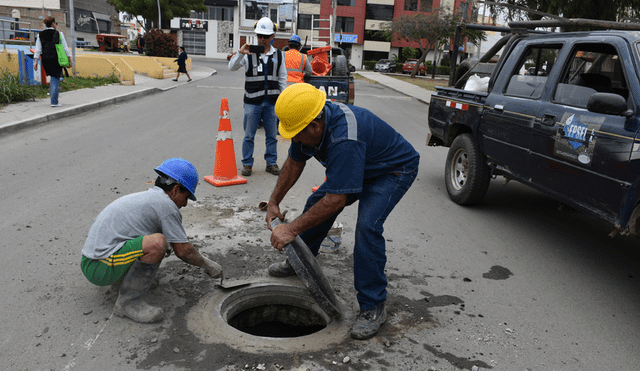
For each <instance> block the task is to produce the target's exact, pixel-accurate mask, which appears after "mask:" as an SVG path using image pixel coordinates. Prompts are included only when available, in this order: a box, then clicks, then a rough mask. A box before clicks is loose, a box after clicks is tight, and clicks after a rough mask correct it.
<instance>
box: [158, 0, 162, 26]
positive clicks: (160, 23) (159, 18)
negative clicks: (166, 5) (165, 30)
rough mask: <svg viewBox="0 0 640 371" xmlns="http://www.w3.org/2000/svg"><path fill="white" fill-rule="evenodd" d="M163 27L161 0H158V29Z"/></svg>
mask: <svg viewBox="0 0 640 371" xmlns="http://www.w3.org/2000/svg"><path fill="white" fill-rule="evenodd" d="M161 28H162V15H161V13H160V0H158V29H161Z"/></svg>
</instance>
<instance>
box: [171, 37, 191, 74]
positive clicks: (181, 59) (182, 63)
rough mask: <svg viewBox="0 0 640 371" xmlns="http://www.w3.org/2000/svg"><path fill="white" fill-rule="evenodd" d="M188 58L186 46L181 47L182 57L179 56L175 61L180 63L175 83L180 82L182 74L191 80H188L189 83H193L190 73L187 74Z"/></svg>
mask: <svg viewBox="0 0 640 371" xmlns="http://www.w3.org/2000/svg"><path fill="white" fill-rule="evenodd" d="M187 58H189V57H188V56H187V52H185V51H184V46H181V47H180V55H178V59H176V60H175V61H174V62H178V74H177V75H176V78H175V79H173V81H178V78H179V77H180V73H184V74H185V75H187V78H188V79H189V80H187V82H190V81H191V76H189V72H187Z"/></svg>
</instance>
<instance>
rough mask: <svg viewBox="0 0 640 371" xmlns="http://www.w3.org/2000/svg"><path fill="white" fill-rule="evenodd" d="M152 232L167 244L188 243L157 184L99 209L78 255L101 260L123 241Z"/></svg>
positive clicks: (173, 209) (178, 218)
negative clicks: (99, 211) (164, 239)
mask: <svg viewBox="0 0 640 371" xmlns="http://www.w3.org/2000/svg"><path fill="white" fill-rule="evenodd" d="M154 233H162V234H163V235H164V236H165V237H166V238H167V242H169V243H186V242H189V239H188V238H187V234H186V232H185V231H184V228H183V227H182V214H180V209H178V206H176V204H175V202H173V201H172V200H171V198H169V196H168V195H167V194H166V193H165V192H164V191H163V190H162V188H160V187H153V188H151V189H149V190H147V191H145V192H138V193H132V194H130V195H126V196H123V197H120V198H119V199H117V200H115V201H113V202H112V203H111V204H109V206H107V207H106V208H105V209H104V210H102V212H101V213H100V214H99V215H98V217H97V218H96V220H95V221H94V222H93V224H92V225H91V229H89V236H88V237H87V241H86V242H85V244H84V248H83V249H82V255H84V256H86V257H87V258H89V259H105V258H108V257H109V256H111V254H113V253H115V252H116V251H118V250H120V248H121V247H122V245H124V244H125V242H127V241H129V240H132V239H134V238H137V237H140V236H147V235H150V234H154Z"/></svg>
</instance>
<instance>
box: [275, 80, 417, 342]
mask: <svg viewBox="0 0 640 371" xmlns="http://www.w3.org/2000/svg"><path fill="white" fill-rule="evenodd" d="M275 111H276V115H277V116H278V118H279V119H280V125H279V129H280V135H281V136H282V137H283V138H285V139H292V142H291V146H290V147H289V157H288V158H287V159H286V161H285V163H284V165H283V166H282V173H281V174H280V176H279V177H278V181H277V183H276V187H275V189H274V190H273V193H272V194H271V197H270V199H269V203H268V208H267V216H266V221H267V225H268V227H269V228H270V229H271V221H272V220H273V219H274V218H280V219H283V215H282V213H281V212H280V202H281V201H282V200H283V199H284V197H285V195H286V194H287V192H288V191H289V189H291V187H292V186H293V185H294V184H295V183H296V181H297V180H298V179H299V178H300V176H301V174H302V171H303V169H304V168H305V164H306V161H307V160H308V159H310V158H311V157H315V158H316V159H317V160H318V161H319V162H320V163H321V164H322V165H323V166H324V167H325V168H326V181H325V182H324V183H323V184H322V185H321V186H320V187H319V188H318V189H317V190H316V191H315V192H313V193H312V194H311V195H310V196H309V198H307V202H306V205H305V207H304V212H303V213H302V215H300V216H299V217H297V218H296V219H294V220H293V221H291V223H289V224H280V225H278V226H276V227H275V228H273V229H272V233H271V245H272V246H273V247H274V248H276V249H278V250H282V248H283V247H284V246H285V245H286V244H288V243H289V242H291V241H293V240H294V239H295V237H296V236H298V235H299V236H300V238H301V239H302V240H303V241H304V242H305V243H306V244H307V246H308V247H309V249H310V250H311V252H312V253H313V254H314V255H317V254H318V251H319V249H320V245H321V243H322V241H323V240H324V238H325V237H326V236H327V233H328V232H329V230H330V229H331V227H332V225H333V223H334V221H335V220H336V217H337V216H338V214H340V212H342V210H343V209H344V207H345V206H349V205H351V204H353V203H354V202H356V201H359V204H358V219H357V222H356V225H355V244H354V247H353V260H354V261H353V265H354V268H353V274H354V282H355V289H356V291H357V300H358V304H359V306H360V314H359V316H358V319H357V320H356V323H355V324H354V326H353V329H352V330H351V337H353V338H355V339H361V340H364V339H369V338H371V337H373V336H375V334H377V333H378V330H379V329H380V326H381V325H382V324H383V323H384V322H385V320H386V317H387V314H386V313H387V312H386V308H385V301H386V298H387V296H386V295H387V290H386V287H387V278H386V275H385V273H384V269H385V264H386V261H387V257H386V251H385V239H384V236H383V235H382V232H383V226H384V222H385V220H386V219H387V217H388V216H389V214H390V213H391V211H392V210H393V208H394V207H395V206H396V204H397V203H398V202H399V201H400V199H402V197H403V196H404V194H405V193H406V192H407V190H408V189H409V187H410V186H411V184H412V183H413V181H414V179H415V177H416V175H417V173H418V164H419V161H420V155H419V154H418V152H416V150H415V149H414V148H413V146H411V144H410V143H409V142H408V141H407V140H406V139H404V138H403V137H402V136H401V135H400V134H398V132H396V131H395V130H394V129H393V128H392V127H391V126H389V125H388V124H387V123H386V122H384V121H383V120H381V119H380V118H378V117H377V116H376V115H374V114H373V113H371V112H370V111H368V110H366V109H363V108H358V107H355V106H351V105H346V104H342V103H338V104H334V103H331V102H327V101H326V94H325V93H324V92H323V91H321V90H318V89H316V88H315V87H313V86H312V85H309V84H306V83H301V84H294V85H291V86H290V87H288V88H287V89H286V90H285V91H284V92H282V94H280V97H279V98H278V101H277V103H276V106H275ZM268 271H269V275H271V276H275V277H285V276H290V275H293V274H295V270H294V269H293V267H292V266H291V264H290V263H289V261H288V260H285V261H283V262H280V263H275V264H273V265H271V266H270V267H269V269H268Z"/></svg>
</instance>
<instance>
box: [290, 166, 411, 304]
mask: <svg viewBox="0 0 640 371" xmlns="http://www.w3.org/2000/svg"><path fill="white" fill-rule="evenodd" d="M417 174H418V170H417V169H416V170H414V171H411V172H409V173H406V174H398V173H396V174H386V175H383V176H381V177H378V178H375V179H370V180H365V182H364V185H363V189H362V192H361V193H357V194H349V195H347V205H351V204H353V203H354V202H356V201H360V203H359V204H358V221H357V222H356V234H355V244H354V246H353V275H354V282H355V289H356V291H357V292H358V293H357V299H358V303H359V304H360V309H361V310H369V309H373V308H375V307H376V306H378V304H380V303H382V302H384V301H386V300H387V277H386V276H385V274H384V267H385V265H386V263H387V255H386V250H385V239H384V237H383V236H382V232H383V231H384V227H383V225H384V222H385V221H386V220H387V217H388V216H389V214H390V213H391V211H392V210H393V208H394V207H395V206H396V204H398V202H399V201H400V199H402V197H403V196H404V194H405V193H406V192H407V190H408V189H409V187H411V184H413V181H414V179H415V178H416V175H417ZM322 188H323V186H320V188H318V190H316V191H315V192H314V193H313V194H311V196H309V198H308V199H307V204H306V205H305V207H304V211H307V210H309V209H310V208H311V206H313V205H315V204H316V202H318V201H319V200H320V199H321V198H322V197H324V195H325V194H326V193H325V192H324V191H323V189H322ZM340 212H342V210H340V211H338V212H337V213H336V214H334V215H333V216H332V217H330V218H329V219H327V220H325V221H324V222H322V223H321V224H320V225H318V226H316V227H314V228H311V229H309V230H307V231H305V232H302V233H301V234H300V238H302V240H303V241H304V242H305V243H306V244H307V246H308V247H309V250H311V252H312V253H313V255H318V250H319V249H320V244H321V243H322V240H324V238H325V237H326V236H327V233H328V232H329V230H330V229H331V227H332V226H333V223H334V221H335V220H336V217H337V216H338V214H340Z"/></svg>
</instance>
